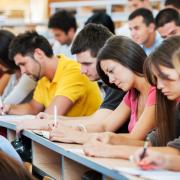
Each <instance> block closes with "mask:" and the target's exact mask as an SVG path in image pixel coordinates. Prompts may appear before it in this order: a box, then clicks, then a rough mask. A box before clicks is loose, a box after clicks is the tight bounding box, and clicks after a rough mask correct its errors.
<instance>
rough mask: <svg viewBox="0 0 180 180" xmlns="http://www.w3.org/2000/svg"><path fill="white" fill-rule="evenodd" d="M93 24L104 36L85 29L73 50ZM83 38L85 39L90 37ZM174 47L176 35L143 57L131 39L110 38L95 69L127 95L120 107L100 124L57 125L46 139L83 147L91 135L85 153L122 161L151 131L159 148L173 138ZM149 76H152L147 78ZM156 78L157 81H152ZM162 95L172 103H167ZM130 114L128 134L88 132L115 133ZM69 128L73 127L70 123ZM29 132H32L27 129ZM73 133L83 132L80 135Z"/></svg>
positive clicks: (176, 80) (105, 79) (176, 39)
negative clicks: (74, 143) (153, 131)
mask: <svg viewBox="0 0 180 180" xmlns="http://www.w3.org/2000/svg"><path fill="white" fill-rule="evenodd" d="M93 26H94V28H95V29H96V31H97V29H100V30H101V31H102V30H103V31H104V32H106V31H108V30H107V29H106V28H104V27H102V26H100V25H99V26H97V25H91V24H90V25H87V26H86V27H85V28H84V29H83V30H82V31H80V33H79V34H78V35H77V37H76V39H75V41H74V43H75V45H74V47H76V48H77V49H78V46H76V45H77V44H76V43H79V42H80V40H82V41H84V39H81V34H82V35H83V34H84V33H85V32H86V31H87V32H88V28H89V29H91V33H92V28H93ZM101 31H100V32H101ZM87 34H88V35H89V33H87ZM93 34H95V33H92V34H91V36H88V37H89V38H92V36H93ZM101 34H102V33H101ZM103 34H104V33H103ZM78 38H79V39H78ZM86 38H87V37H86ZM92 39H93V38H92ZM107 39H108V38H107ZM93 40H94V39H93ZM179 43H180V37H178V36H175V37H172V38H169V39H167V40H164V42H162V44H161V45H160V46H159V47H158V48H157V49H156V50H155V51H154V52H153V53H152V54H151V55H150V56H149V57H148V58H147V59H146V54H145V53H144V51H143V50H142V48H141V47H140V46H139V45H137V44H136V43H134V42H133V41H132V40H130V39H128V38H126V37H118V36H112V37H111V38H110V39H109V40H108V41H107V42H106V43H105V45H104V46H103V45H102V46H103V48H102V49H101V50H100V52H99V53H98V57H97V59H98V61H97V70H98V72H99V76H100V77H101V78H102V79H103V80H104V81H105V82H106V83H107V84H108V85H109V86H116V87H117V88H120V89H123V90H125V91H128V93H127V94H126V96H125V97H124V99H123V101H122V102H121V104H120V105H119V106H118V107H117V108H116V109H115V110H114V111H113V112H109V114H108V115H107V116H106V117H104V120H103V119H99V120H101V121H98V122H95V121H92V122H91V123H88V122H85V121H84V124H80V126H79V127H78V125H77V126H76V125H75V126H74V127H71V126H70V127H68V123H69V122H68V123H66V122H63V123H59V126H58V127H57V128H56V129H54V130H53V132H52V133H51V139H52V140H57V141H60V142H76V143H85V142H88V141H89V137H92V140H91V142H89V143H88V144H86V145H85V153H86V154H87V155H91V156H103V157H122V158H127V157H128V156H129V155H130V154H131V153H132V152H133V151H134V150H136V149H137V148H136V147H131V146H126V145H142V144H143V140H144V139H145V137H146V136H147V134H148V133H149V132H150V131H151V130H152V129H153V128H156V133H153V136H155V138H152V139H157V140H158V142H156V144H157V145H158V146H165V145H166V143H167V142H168V141H170V140H173V139H174V138H175V137H177V134H175V135H174V134H173V132H174V131H173V130H174V129H173V128H174V125H173V124H174V123H175V120H174V119H173V114H174V112H173V111H174V107H175V103H176V101H174V100H175V99H177V98H178V96H179V95H178V92H179V84H178V83H177V82H179V76H178V75H177V73H176V71H175V70H173V65H172V62H171V61H172V55H173V54H174V52H175V51H176V50H177V49H178V48H179ZM79 44H81V43H79ZM84 47H85V46H84ZM72 49H73V46H72ZM81 51H82V52H81ZM85 51H87V50H85ZM85 51H84V50H80V52H79V53H78V52H77V55H78V54H79V55H80V56H79V57H83V56H81V55H83V54H84V53H86V52H85ZM88 51H90V52H91V48H89V49H88ZM89 55H90V54H89ZM77 57H78V56H77ZM85 57H86V56H85ZM82 59H83V58H82ZM145 59H146V63H145V69H146V71H145V73H146V76H148V75H150V76H148V79H149V81H150V82H151V83H153V85H154V86H157V88H158V90H157V93H156V90H155V88H154V87H151V85H150V84H149V83H148V82H147V81H146V79H145V77H144V73H143V65H144V61H145ZM93 60H94V61H96V58H95V57H94V59H93ZM80 62H81V61H80ZM82 65H83V64H82ZM84 65H86V64H84ZM151 70H152V72H151ZM85 73H86V74H88V71H85ZM94 73H95V72H94ZM152 74H153V75H154V76H152ZM156 79H157V82H156V81H155V80H156ZM156 83H157V85H156ZM165 85H166V86H165ZM173 88H174V89H173ZM161 91H162V92H163V93H164V95H166V96H167V97H168V98H169V99H170V100H171V101H172V102H171V101H169V100H168V99H167V98H166V97H165V96H164V95H163V94H162V92H161ZM155 94H157V96H155ZM155 97H156V98H157V99H156V98H155ZM155 104H156V105H155ZM162 104H163V105H162ZM167 109H168V111H167ZM98 111H99V110H98ZM170 111H172V112H170ZM129 116H130V122H129V129H128V130H129V133H128V134H119V135H117V134H114V133H102V134H91V133H87V132H102V131H115V130H117V129H118V128H119V127H121V126H122V124H123V123H124V122H125V121H127V120H128V118H129ZM92 119H93V116H92ZM36 121H38V120H36ZM39 122H40V123H41V125H42V124H46V128H47V121H44V120H42V119H41V120H39ZM81 122H82V121H81ZM70 124H71V125H72V124H73V123H72V121H71V122H70ZM24 127H25V126H24ZM82 127H83V128H82ZM29 128H30V129H31V127H29ZM33 128H36V127H33ZM38 128H45V125H44V126H43V127H40V126H38ZM68 130H69V131H68ZM77 130H80V131H82V130H84V131H87V132H79V131H77ZM92 135H93V136H92ZM92 141H93V142H92ZM94 142H95V144H94V145H93V146H92V144H91V143H94ZM97 142H99V143H97ZM152 143H153V141H152ZM172 144H173V143H169V146H173V145H172ZM125 149H126V150H125ZM156 149H157V150H162V151H165V152H166V150H167V152H172V153H176V152H177V151H176V150H175V149H174V148H156ZM132 150H133V151H132Z"/></svg>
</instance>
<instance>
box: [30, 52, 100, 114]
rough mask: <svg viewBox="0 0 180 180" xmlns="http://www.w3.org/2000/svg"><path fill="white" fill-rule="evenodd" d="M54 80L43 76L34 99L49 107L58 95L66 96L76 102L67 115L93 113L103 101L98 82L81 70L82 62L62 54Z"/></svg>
mask: <svg viewBox="0 0 180 180" xmlns="http://www.w3.org/2000/svg"><path fill="white" fill-rule="evenodd" d="M58 58H59V62H58V65H57V69H56V72H55V75H54V78H53V80H52V81H49V79H47V77H43V78H41V79H40V80H39V81H38V84H37V86H36V89H35V92H34V96H33V99H34V100H36V101H37V102H39V103H40V104H43V105H44V106H45V108H47V107H48V106H49V105H50V104H51V102H52V101H53V98H54V97H56V96H65V97H67V98H69V99H70V100H71V101H72V102H73V103H74V104H73V106H72V107H71V109H70V110H69V111H68V112H67V114H66V116H87V115H91V114H93V113H94V112H95V111H96V110H97V109H98V108H99V106H100V104H101V102H102V98H101V94H100V90H99V87H98V85H97V83H95V82H91V81H90V80H89V79H88V78H87V77H86V76H85V75H82V74H81V72H80V64H79V63H77V62H76V61H74V60H71V59H69V58H68V57H66V56H64V55H60V56H59V57H58Z"/></svg>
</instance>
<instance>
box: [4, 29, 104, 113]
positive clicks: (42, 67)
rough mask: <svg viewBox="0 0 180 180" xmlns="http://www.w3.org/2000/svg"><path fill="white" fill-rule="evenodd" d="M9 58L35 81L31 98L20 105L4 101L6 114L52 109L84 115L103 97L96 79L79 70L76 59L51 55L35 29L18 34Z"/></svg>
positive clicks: (50, 51) (96, 105)
mask: <svg viewBox="0 0 180 180" xmlns="http://www.w3.org/2000/svg"><path fill="white" fill-rule="evenodd" d="M9 56H10V58H11V59H12V60H13V59H14V61H15V63H16V64H17V65H18V66H19V67H20V69H21V73H26V74H28V75H30V76H31V77H33V78H34V79H36V80H39V81H38V85H37V86H36V89H35V92H34V96H33V99H32V100H31V101H30V102H28V103H25V104H21V105H4V106H3V107H2V109H1V111H4V113H7V114H34V115H35V114H38V113H39V112H41V111H45V112H47V113H49V114H52V113H53V112H54V106H55V105H56V106H57V109H58V114H59V115H66V116H84V115H91V114H92V113H94V112H95V111H96V110H97V108H99V105H100V103H101V101H102V99H101V96H100V91H99V88H98V86H97V84H96V83H92V82H90V81H89V80H88V79H87V78H86V77H85V76H84V75H81V73H80V66H79V64H78V63H77V62H75V61H72V60H71V59H69V58H67V57H65V56H64V55H60V56H58V57H56V56H54V55H53V52H52V48H51V45H50V44H49V43H48V41H47V40H46V39H45V38H44V37H43V36H41V35H38V34H37V33H36V32H26V33H24V34H20V35H19V36H17V37H16V38H15V39H14V40H13V42H12V43H11V46H10V51H9Z"/></svg>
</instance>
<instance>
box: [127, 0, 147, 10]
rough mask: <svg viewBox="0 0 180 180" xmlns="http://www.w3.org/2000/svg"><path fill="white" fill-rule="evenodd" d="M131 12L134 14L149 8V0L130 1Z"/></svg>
mask: <svg viewBox="0 0 180 180" xmlns="http://www.w3.org/2000/svg"><path fill="white" fill-rule="evenodd" d="M128 7H129V10H130V11H131V12H132V11H134V10H136V9H138V8H149V7H150V3H149V0H128Z"/></svg>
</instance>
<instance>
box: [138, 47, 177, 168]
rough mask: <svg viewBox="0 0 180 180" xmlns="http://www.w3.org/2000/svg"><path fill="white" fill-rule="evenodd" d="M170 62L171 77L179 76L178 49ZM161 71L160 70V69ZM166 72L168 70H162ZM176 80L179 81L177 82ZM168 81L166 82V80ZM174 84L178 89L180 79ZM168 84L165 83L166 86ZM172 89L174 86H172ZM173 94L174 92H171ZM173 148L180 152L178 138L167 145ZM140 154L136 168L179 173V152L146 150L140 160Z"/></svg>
mask: <svg viewBox="0 0 180 180" xmlns="http://www.w3.org/2000/svg"><path fill="white" fill-rule="evenodd" d="M172 61H173V64H174V68H175V69H176V71H177V73H176V72H175V70H174V69H172V68H171V69H170V68H169V70H170V71H169V72H171V76H172V75H173V74H174V75H175V74H176V76H177V75H178V74H180V48H179V49H178V50H177V51H176V52H175V53H174V55H173V57H172ZM171 63H172V62H171ZM161 69H162V68H161ZM164 70H166V71H167V70H168V68H166V69H164ZM174 77H175V76H174ZM177 79H179V80H178V81H177ZM167 81H168V80H167ZM175 82H176V83H177V85H178V86H179V87H180V78H176V80H175ZM167 85H168V83H166V86H167ZM172 88H174V86H172ZM173 93H174V92H173ZM178 98H180V93H179V95H178ZM169 145H171V146H172V147H173V148H175V149H177V150H180V138H178V139H176V140H174V141H172V142H171V143H169ZM141 153H142V149H140V150H138V151H137V152H136V153H135V155H134V161H135V162H136V163H137V165H138V166H140V167H141V168H143V169H144V168H145V167H149V168H150V169H162V168H163V169H169V170H174V171H180V164H179V162H180V156H179V152H177V153H176V154H177V155H176V154H175V155H170V154H162V153H159V152H154V151H152V150H148V151H147V152H146V154H145V157H144V158H143V159H142V160H141V159H140V158H139V157H140V154H141Z"/></svg>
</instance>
